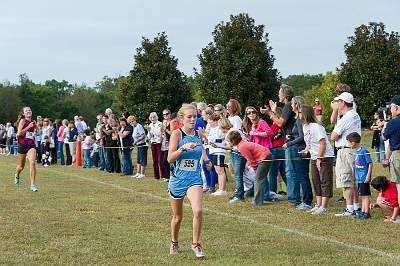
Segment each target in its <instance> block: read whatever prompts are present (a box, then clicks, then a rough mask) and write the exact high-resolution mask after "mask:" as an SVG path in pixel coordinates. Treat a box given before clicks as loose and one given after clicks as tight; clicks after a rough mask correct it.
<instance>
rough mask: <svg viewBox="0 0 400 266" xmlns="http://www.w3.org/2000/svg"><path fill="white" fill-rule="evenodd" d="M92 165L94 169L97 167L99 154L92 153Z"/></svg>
mask: <svg viewBox="0 0 400 266" xmlns="http://www.w3.org/2000/svg"><path fill="white" fill-rule="evenodd" d="M92 165H93V166H94V167H96V168H97V167H99V152H98V151H97V152H94V153H93V158H92Z"/></svg>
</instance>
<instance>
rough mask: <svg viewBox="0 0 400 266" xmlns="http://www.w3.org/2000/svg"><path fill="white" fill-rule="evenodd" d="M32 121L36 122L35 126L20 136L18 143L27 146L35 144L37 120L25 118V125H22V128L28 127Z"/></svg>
mask: <svg viewBox="0 0 400 266" xmlns="http://www.w3.org/2000/svg"><path fill="white" fill-rule="evenodd" d="M31 122H33V123H34V126H33V127H31V128H30V129H28V130H27V131H26V132H25V133H24V134H23V135H19V136H18V144H20V145H27V146H34V145H35V128H36V122H35V120H28V119H24V126H23V127H22V129H25V128H27V127H28V126H29V124H30V123H31Z"/></svg>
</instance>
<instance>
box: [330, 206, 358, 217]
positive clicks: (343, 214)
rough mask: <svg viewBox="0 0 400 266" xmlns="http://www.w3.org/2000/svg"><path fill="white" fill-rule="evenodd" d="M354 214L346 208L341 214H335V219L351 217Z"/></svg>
mask: <svg viewBox="0 0 400 266" xmlns="http://www.w3.org/2000/svg"><path fill="white" fill-rule="evenodd" d="M353 213H354V212H351V211H349V210H348V209H347V208H346V209H344V211H343V212H341V213H336V214H335V216H336V217H341V216H352V215H353Z"/></svg>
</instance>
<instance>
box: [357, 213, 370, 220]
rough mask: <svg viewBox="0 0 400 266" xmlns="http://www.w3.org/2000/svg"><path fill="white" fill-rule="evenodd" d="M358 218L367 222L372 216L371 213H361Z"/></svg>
mask: <svg viewBox="0 0 400 266" xmlns="http://www.w3.org/2000/svg"><path fill="white" fill-rule="evenodd" d="M356 217H357V219H358V220H367V219H369V218H371V215H370V214H369V213H366V212H360V213H358V214H357V216H356Z"/></svg>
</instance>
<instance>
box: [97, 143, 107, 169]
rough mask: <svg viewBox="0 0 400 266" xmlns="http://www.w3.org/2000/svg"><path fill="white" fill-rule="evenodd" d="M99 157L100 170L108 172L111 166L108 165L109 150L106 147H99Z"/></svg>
mask: <svg viewBox="0 0 400 266" xmlns="http://www.w3.org/2000/svg"><path fill="white" fill-rule="evenodd" d="M99 157H100V170H104V171H106V172H108V170H109V169H110V164H109V163H108V157H107V150H106V149H105V148H104V146H99Z"/></svg>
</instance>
